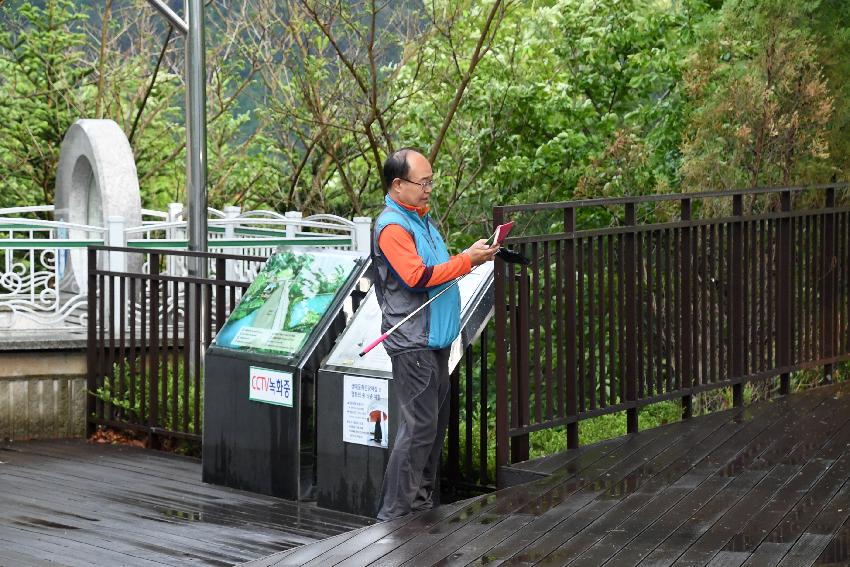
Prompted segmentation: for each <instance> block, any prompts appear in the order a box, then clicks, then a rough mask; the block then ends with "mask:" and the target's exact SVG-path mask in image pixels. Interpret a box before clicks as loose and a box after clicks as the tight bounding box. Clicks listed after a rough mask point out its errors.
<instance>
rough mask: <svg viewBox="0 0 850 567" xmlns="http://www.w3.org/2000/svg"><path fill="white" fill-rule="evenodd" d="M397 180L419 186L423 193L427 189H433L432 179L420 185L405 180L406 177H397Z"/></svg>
mask: <svg viewBox="0 0 850 567" xmlns="http://www.w3.org/2000/svg"><path fill="white" fill-rule="evenodd" d="M399 179H401V180H402V181H407V182H408V183H413V184H414V185H419V186H420V187H421V188H422V190H423V191H424V190H425V189H429V188H430V189H433V188H434V180H433V179H429V180H428V181H423V182H422V183H419V182H417V181H411V180H410V179H407V178H406V177H399Z"/></svg>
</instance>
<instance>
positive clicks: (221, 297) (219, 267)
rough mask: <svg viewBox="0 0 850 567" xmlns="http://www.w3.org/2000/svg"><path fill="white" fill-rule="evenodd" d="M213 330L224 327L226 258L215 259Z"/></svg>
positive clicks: (225, 317)
mask: <svg viewBox="0 0 850 567" xmlns="http://www.w3.org/2000/svg"><path fill="white" fill-rule="evenodd" d="M215 279H216V284H215V331H216V333H218V332H219V331H220V330H221V328H222V327H224V323H225V319H227V305H226V304H225V303H226V299H225V298H226V293H225V287H224V281H225V280H226V279H227V260H225V259H224V258H216V259H215Z"/></svg>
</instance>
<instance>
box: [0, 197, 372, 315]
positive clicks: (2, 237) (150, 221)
mask: <svg viewBox="0 0 850 567" xmlns="http://www.w3.org/2000/svg"><path fill="white" fill-rule="evenodd" d="M52 216H53V206H49V205H48V206H40V207H14V208H7V209H0V332H3V331H6V330H43V329H51V330H66V331H82V330H84V329H85V324H86V320H85V319H86V306H87V302H86V298H87V295H86V289H85V287H86V280H85V278H86V273H87V266H86V253H85V248H86V247H88V246H89V245H92V244H105V245H109V246H126V247H130V248H138V249H142V250H146V249H178V250H179V249H187V248H188V241H187V239H186V234H187V231H186V229H187V223H186V219H185V216H184V211H183V207H182V205H180V204H177V203H174V204H171V205H169V207H168V211H167V212H160V211H151V210H143V211H142V216H143V219H142V224H141V225H140V226H137V227H132V228H127V227H126V226H125V222H124V219H122V218H120V217H113V218H111V219H109V222H108V223H107V224H108V226H106V227H100V226H88V225H79V224H71V223H67V222H58V221H54V220H50V219H52ZM207 224H208V247H209V250H210V251H211V252H226V253H228V254H238V255H246V256H269V255H270V254H271V252H272V251H274V250H275V249H276V248H277V247H279V246H309V247H322V248H335V249H343V250H361V251H364V252H365V253H368V250H369V239H370V233H371V229H370V227H371V219H369V218H368V217H355V218H354V219H353V220H348V219H344V218H342V217H338V216H335V215H326V214H321V215H313V216H309V217H303V216H302V214H301V213H300V212H298V211H290V212H287V213H284V214H280V213H277V212H274V211H246V212H242V211H241V210H240V209H239V207H226V208H225V210H224V211H218V210H216V209H209V216H208V220H207ZM72 237H73V238H72ZM107 262H108V267H109V269H110V270H112V271H125V270H128V269H129V270H147V269H148V266H147V264H144V265H139V266H133V265H128V263H127V259H126V255H125V254H123V253H120V252H119V253H110V255H109V257H108V259H107ZM226 269H227V277H228V279H237V280H242V281H249V280H250V279H252V278H253V277H254V276H255V275H256V269H257V268H256V264H255V263H254V264H249V263H247V262H239V261H228V262H227V266H226ZM165 271H166V273H169V274H172V275H186V273H187V267H186V264H185V261H184V260H182V259H171V260H169V262H168V265H167V266H166V267H165ZM209 272H210V273H211V274H214V273H215V265H214V263H210V265H209Z"/></svg>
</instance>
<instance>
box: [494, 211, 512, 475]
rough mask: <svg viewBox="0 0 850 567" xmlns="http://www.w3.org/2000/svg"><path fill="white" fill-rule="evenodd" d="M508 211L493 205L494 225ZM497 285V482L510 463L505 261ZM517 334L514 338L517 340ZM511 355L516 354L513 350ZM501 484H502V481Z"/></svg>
mask: <svg viewBox="0 0 850 567" xmlns="http://www.w3.org/2000/svg"><path fill="white" fill-rule="evenodd" d="M504 219H505V213H504V211H503V210H502V208H501V207H494V208H493V224H494V225H495V226H499V225H500V224H503V223H504ZM493 270H494V271H493V287H494V290H493V291H494V294H495V296H496V297H495V302H494V303H495V307H494V309H495V318H496V473H497V478H496V482H497V483H499V478H498V472H499V470H500V468H501V467H504V466H505V465H507V464H508V384H507V382H508V349H509V348H511V345H510V344H509V343H508V337H509V336H510V333H507V332H506V329H507V312H508V307H507V302H506V301H505V276H506V273H505V272H506V270H505V263H504V262H496V263H495V265H494V267H493ZM513 340H514V337H510V341H511V342H513ZM511 356H516V352H515V349H511ZM499 484H500V483H499Z"/></svg>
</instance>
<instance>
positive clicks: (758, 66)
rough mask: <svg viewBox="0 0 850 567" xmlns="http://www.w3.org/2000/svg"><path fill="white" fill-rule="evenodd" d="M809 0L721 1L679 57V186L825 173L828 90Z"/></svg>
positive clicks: (794, 180)
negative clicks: (682, 108) (683, 62)
mask: <svg viewBox="0 0 850 567" xmlns="http://www.w3.org/2000/svg"><path fill="white" fill-rule="evenodd" d="M818 5H819V2H817V1H815V2H803V3H791V4H789V3H788V2H783V1H780V0H767V1H758V2H757V1H753V0H731V1H729V2H726V4H724V6H723V9H722V10H721V11H720V12H719V13H718V14H717V16H716V20H715V19H712V20H710V21H709V22H707V25H706V26H705V27H704V29H703V31H702V34H701V37H700V42H699V45H698V47H697V49H696V50H695V51H694V53H693V55H692V56H691V57H690V59H689V60H688V72H687V73H686V84H687V89H688V94H689V96H690V99H691V101H690V111H689V115H688V123H689V126H688V128H687V129H686V132H687V135H686V138H685V140H684V143H683V150H682V151H683V154H684V165H683V175H684V186H685V188H686V189H687V190H700V189H705V188H721V187H755V186H765V185H778V184H782V185H791V184H800V183H805V182H811V181H816V180H828V179H829V178H830V177H831V175H832V174H833V172H834V169H833V168H832V167H831V166H830V164H829V160H828V158H829V144H828V140H827V129H828V124H829V121H830V118H831V116H832V113H833V104H834V101H833V97H832V96H831V95H830V92H829V88H828V85H827V83H826V81H825V79H824V77H823V73H822V67H821V65H820V63H819V61H818V56H817V49H816V38H815V37H814V36H813V34H812V33H811V32H810V30H809V29H808V23H807V22H808V21H810V20H811V18H812V17H813V15H814V12H815V10H816V8H817V7H818Z"/></svg>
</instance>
